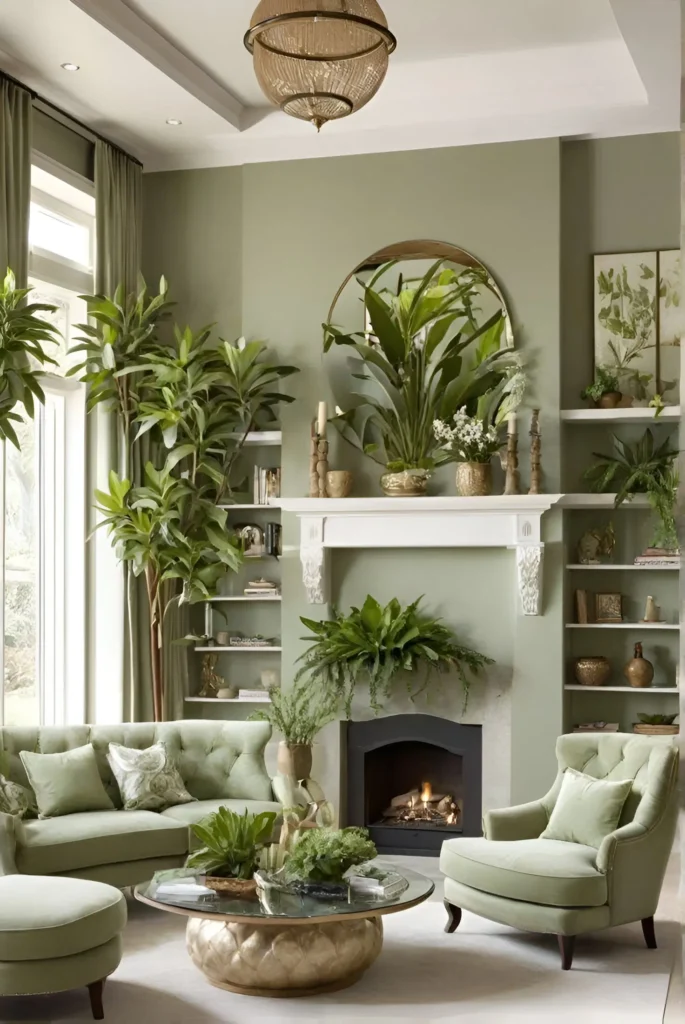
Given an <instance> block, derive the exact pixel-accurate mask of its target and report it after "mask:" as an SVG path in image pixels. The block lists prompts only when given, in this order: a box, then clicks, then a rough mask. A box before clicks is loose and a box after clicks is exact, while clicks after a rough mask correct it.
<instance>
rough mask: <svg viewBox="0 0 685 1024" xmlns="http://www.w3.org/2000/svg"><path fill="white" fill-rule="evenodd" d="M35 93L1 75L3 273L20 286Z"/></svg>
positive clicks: (0, 247) (25, 266)
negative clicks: (8, 268)
mask: <svg viewBox="0 0 685 1024" xmlns="http://www.w3.org/2000/svg"><path fill="white" fill-rule="evenodd" d="M30 205H31V93H30V92H28V91H27V90H26V89H22V88H21V86H20V85H17V84H16V83H15V82H12V81H11V80H10V79H8V78H4V77H3V76H2V75H0V273H2V276H3V277H4V274H5V270H6V269H7V267H11V268H12V270H13V271H14V274H15V277H16V279H17V284H18V285H19V287H20V288H25V287H26V279H27V276H28V268H29V210H30Z"/></svg>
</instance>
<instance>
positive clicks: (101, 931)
mask: <svg viewBox="0 0 685 1024" xmlns="http://www.w3.org/2000/svg"><path fill="white" fill-rule="evenodd" d="M125 924H126V900H125V899H124V896H123V894H122V893H121V892H119V890H118V889H114V888H113V887H112V886H111V885H104V884H103V883H102V882H87V881H84V880H83V879H80V878H42V877H40V878H36V877H31V878H28V877H25V876H22V875H7V876H5V877H4V878H0V961H3V960H4V961H18V960H48V959H50V958H51V957H63V956H72V955H73V954H75V953H82V952H83V951H84V950H87V949H93V948H94V947H96V946H102V945H103V944H104V943H105V942H109V941H110V939H113V938H114V936H115V935H118V934H119V932H121V931H122V930H123V928H124V925H125Z"/></svg>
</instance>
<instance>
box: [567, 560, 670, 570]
mask: <svg viewBox="0 0 685 1024" xmlns="http://www.w3.org/2000/svg"><path fill="white" fill-rule="evenodd" d="M566 568H567V569H577V570H579V571H580V570H582V571H583V572H585V571H586V570H587V569H589V570H590V571H591V572H592V571H593V570H597V569H602V570H607V569H608V570H609V571H610V572H611V571H612V570H613V571H614V572H615V571H617V570H620V571H621V572H625V571H626V570H628V571H629V572H630V571H632V570H633V569H637V570H638V571H639V572H663V571H664V570H665V571H666V572H674V571H675V572H677V571H678V569H680V566H679V565H676V564H674V565H646V564H645V563H640V564H639V565H633V564H632V563H629V564H627V565H606V564H600V565H584V564H583V563H582V562H578V563H573V564H571V565H567V566H566Z"/></svg>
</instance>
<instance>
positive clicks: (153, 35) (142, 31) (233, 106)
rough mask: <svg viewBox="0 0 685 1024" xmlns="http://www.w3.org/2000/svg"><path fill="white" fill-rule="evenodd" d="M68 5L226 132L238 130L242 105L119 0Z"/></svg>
mask: <svg viewBox="0 0 685 1024" xmlns="http://www.w3.org/2000/svg"><path fill="white" fill-rule="evenodd" d="M71 3H72V4H74V6H75V7H78V8H79V10H81V11H83V12H84V14H87V15H88V17H89V18H92V19H93V21H96V22H97V23H98V24H99V25H102V27H103V28H105V29H107V31H108V32H111V33H112V35H114V36H116V37H117V39H119V40H121V42H122V43H125V44H126V45H127V46H129V47H130V48H131V49H132V50H134V51H135V52H136V53H137V54H139V55H140V56H141V57H143V58H144V59H145V60H147V61H149V63H150V64H152V65H153V66H154V67H156V68H157V69H158V71H161V72H162V73H163V74H165V75H167V77H169V78H170V79H172V81H174V82H176V83H177V84H178V85H180V86H181V87H182V88H183V89H185V90H186V92H188V93H189V94H190V95H191V96H194V97H195V99H197V100H199V101H200V102H201V103H203V104H204V105H205V106H206V107H208V108H209V109H210V110H213V111H214V113H215V114H218V115H219V116H220V117H221V118H223V120H224V121H225V122H226V123H227V124H228V125H229V126H230V130H233V131H236V132H239V131H240V126H241V120H242V117H243V113H244V107H243V105H242V103H240V101H239V100H237V99H236V97H235V96H234V95H233V93H231V92H229V91H228V89H225V88H224V87H223V86H221V85H219V83H218V82H217V81H215V79H213V78H212V77H211V75H208V74H207V72H206V71H203V70H202V68H201V67H199V66H198V65H197V64H195V63H194V61H192V60H190V58H189V57H186V55H185V54H184V53H182V52H181V51H180V50H179V49H177V48H176V47H175V46H174V45H173V43H170V42H169V40H168V39H165V38H164V36H162V35H160V33H159V32H157V30H156V29H154V28H153V27H152V25H150V24H149V23H148V22H147V21H145V19H144V18H141V17H140V15H139V14H136V12H135V11H133V10H132V9H131V8H130V7H128V6H127V5H126V4H125V3H123V0H71Z"/></svg>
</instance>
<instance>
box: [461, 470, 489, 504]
mask: <svg viewBox="0 0 685 1024" xmlns="http://www.w3.org/2000/svg"><path fill="white" fill-rule="evenodd" d="M457 494H460V495H461V497H462V498H479V497H485V495H487V494H492V463H491V462H458V463H457Z"/></svg>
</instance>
